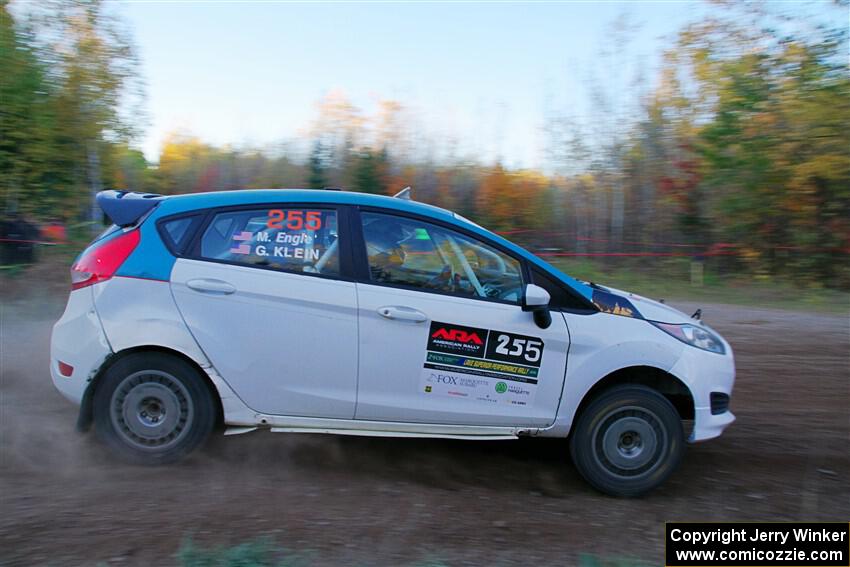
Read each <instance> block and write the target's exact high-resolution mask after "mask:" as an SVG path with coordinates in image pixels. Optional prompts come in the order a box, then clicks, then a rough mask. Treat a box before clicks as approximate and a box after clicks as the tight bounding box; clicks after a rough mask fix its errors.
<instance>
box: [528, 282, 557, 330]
mask: <svg viewBox="0 0 850 567" xmlns="http://www.w3.org/2000/svg"><path fill="white" fill-rule="evenodd" d="M550 299H551V297H550V296H549V292H548V291H546V290H545V289H543V288H542V287H540V286H539V285H534V284H528V285H526V286H525V291H524V292H523V294H522V310H523V311H531V312H532V314H533V315H534V322H535V323H536V324H537V326H538V327H540V328H541V329H547V328H548V327H549V325H551V324H552V315H551V314H550V313H549V300H550Z"/></svg>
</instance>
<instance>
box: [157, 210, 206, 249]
mask: <svg viewBox="0 0 850 567" xmlns="http://www.w3.org/2000/svg"><path fill="white" fill-rule="evenodd" d="M200 221H201V215H189V216H183V217H179V218H172V219H165V220H163V221H160V223H159V234H160V236H162V240H163V241H164V242H165V245H166V246H167V247H168V249H169V250H171V252H172V253H173V254H176V255H179V254H180V253H181V252H182V251H183V250H184V249H185V248H186V244H187V243H188V241H189V239H190V238H191V237H192V233H193V232H195V230H196V227H197V225H198V224H199V223H200Z"/></svg>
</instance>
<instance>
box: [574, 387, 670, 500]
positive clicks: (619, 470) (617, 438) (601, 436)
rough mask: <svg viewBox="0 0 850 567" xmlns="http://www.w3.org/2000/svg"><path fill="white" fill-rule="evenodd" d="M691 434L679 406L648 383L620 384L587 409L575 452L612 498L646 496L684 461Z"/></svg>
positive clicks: (578, 425)
mask: <svg viewBox="0 0 850 567" xmlns="http://www.w3.org/2000/svg"><path fill="white" fill-rule="evenodd" d="M684 446H685V435H684V431H683V428H682V421H681V419H680V418H679V414H678V412H677V411H676V408H674V407H673V404H671V403H670V401H669V400H668V399H667V398H665V397H664V396H662V395H661V394H659V393H658V392H657V391H655V390H653V389H651V388H648V387H646V386H639V385H623V386H614V387H612V388H610V389H608V390H605V391H603V392H601V393H600V394H599V395H598V396H596V397H595V398H594V399H593V400H592V401H591V402H590V404H589V405H588V406H587V407H585V408H584V410H583V411H582V412H581V415H579V416H578V419H577V421H576V424H575V428H574V430H573V434H572V439H571V442H570V454H571V455H572V458H573V463H575V466H576V468H577V469H578V471H579V473H581V476H582V477H584V479H585V480H586V481H587V482H589V483H590V484H591V485H593V486H594V487H595V488H596V489H598V490H600V491H601V492H604V493H605V494H610V495H612V496H626V497H633V496H641V495H643V494H646V493H647V492H649V491H650V490H652V489H654V488H656V487H657V486H659V485H660V484H661V483H663V482H664V481H665V480H667V477H669V476H670V475H671V474H672V473H673V471H674V470H676V467H678V466H679V462H680V461H681V460H682V455H683V453H684Z"/></svg>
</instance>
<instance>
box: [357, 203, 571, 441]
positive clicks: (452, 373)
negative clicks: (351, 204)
mask: <svg viewBox="0 0 850 567" xmlns="http://www.w3.org/2000/svg"><path fill="white" fill-rule="evenodd" d="M360 219H361V220H360V221H358V222H357V224H358V225H360V226H361V227H362V241H363V242H362V243H361V244H360V250H361V251H362V252H364V254H361V260H360V262H361V265H362V264H363V263H365V264H367V265H368V266H367V267H366V268H365V269H364V270H363V273H362V274H361V278H360V280H359V282H358V284H357V292H358V301H359V319H360V360H359V368H360V373H359V374H360V375H359V387H358V402H357V414H356V417H357V419H364V420H385V421H399V422H419V423H433V424H455V425H508V426H539V427H542V426H546V425H549V424H551V423H552V421H553V420H554V417H555V414H556V412H557V409H558V403H559V400H560V396H561V391H562V387H563V383H564V374H565V370H566V361H567V348H568V346H569V335H568V332H567V327H566V323H565V321H564V318H563V317H562V316H561V314H560V313H553V317H552V324H551V326H550V327H549V328H547V329H541V328H540V327H538V326H537V325H536V324H535V323H534V320H533V317H532V315H531V313H528V312H524V311H523V310H522V307H521V297H522V291H523V286H524V284H525V283H526V282H525V278H524V275H523V272H524V270H523V268H522V264H521V262H520V261H519V260H518V259H516V258H514V257H512V256H511V255H509V254H507V253H505V252H503V251H500V250H498V249H496V248H495V247H493V246H491V245H489V244H487V243H486V242H483V241H481V240H479V239H476V238H475V237H472V236H470V235H468V234H462V233H460V232H458V231H456V230H453V229H451V228H450V227H447V226H443V225H437V224H434V223H432V222H429V221H426V220H423V219H419V218H415V217H408V216H397V215H395V214H391V213H387V212H378V211H374V212H368V211H364V212H362V213H361V214H360ZM358 237H359V235H358ZM358 239H359V238H358Z"/></svg>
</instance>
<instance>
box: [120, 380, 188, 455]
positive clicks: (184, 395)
mask: <svg viewBox="0 0 850 567" xmlns="http://www.w3.org/2000/svg"><path fill="white" fill-rule="evenodd" d="M110 405H111V408H112V409H111V411H110V418H111V419H112V425H113V427H114V428H115V431H116V432H117V433H118V435H120V436H121V438H122V439H123V440H124V441H125V442H126V443H128V444H130V445H132V446H133V447H134V448H137V449H142V450H145V451H160V450H163V449H167V448H168V447H171V446H173V445H175V444H176V443H178V442H179V441H180V440H181V439H182V438H183V437H184V436H185V435H186V434H187V433H188V432H189V429H190V426H191V424H192V420H193V418H194V415H195V412H194V406H193V404H192V398H191V397H190V395H189V392H188V391H187V390H186V387H185V386H184V385H183V384H182V383H181V382H180V380H178V379H177V378H175V377H174V376H173V375H171V374H169V373H167V372H163V371H161V370H142V371H140V372H134V373H133V374H130V375H129V376H127V377H126V378H124V380H122V381H121V383H120V384H119V385H118V387H117V388H116V389H115V392H113V394H112V400H111V404H110Z"/></svg>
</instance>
